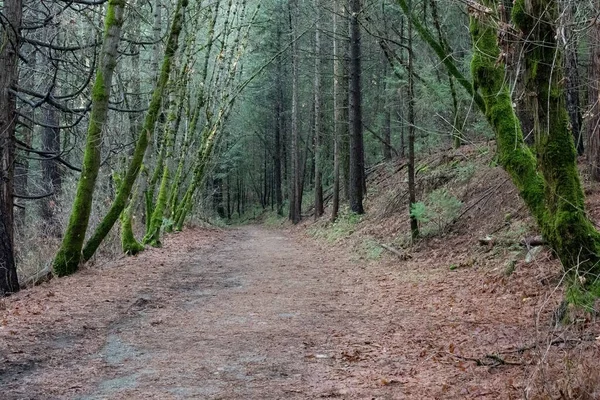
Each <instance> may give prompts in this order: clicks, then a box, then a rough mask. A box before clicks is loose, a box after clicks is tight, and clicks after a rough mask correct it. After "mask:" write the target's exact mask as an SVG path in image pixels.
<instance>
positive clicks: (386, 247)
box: [379, 243, 412, 260]
mask: <svg viewBox="0 0 600 400" xmlns="http://www.w3.org/2000/svg"><path fill="white" fill-rule="evenodd" d="M379 245H380V246H381V247H382V248H384V249H386V250H387V251H389V252H392V253H394V254H395V255H397V256H398V257H400V259H402V260H408V259H410V258H412V256H411V255H410V254H408V253H402V252H401V251H400V250H398V249H395V248H393V247H391V246H388V245H387V244H382V243H380V244H379Z"/></svg>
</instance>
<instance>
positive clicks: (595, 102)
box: [586, 0, 600, 182]
mask: <svg viewBox="0 0 600 400" xmlns="http://www.w3.org/2000/svg"><path fill="white" fill-rule="evenodd" d="M595 4H596V9H599V7H600V0H596V1H595ZM589 47H590V67H589V88H588V104H589V109H588V110H587V112H586V114H587V115H588V120H587V124H586V125H587V127H586V136H587V147H586V153H587V161H588V164H589V169H590V175H591V176H592V179H593V180H595V181H597V182H598V181H600V19H598V18H596V21H595V23H594V24H593V25H592V26H591V28H590V46H589Z"/></svg>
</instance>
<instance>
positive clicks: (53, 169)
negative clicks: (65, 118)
mask: <svg viewBox="0 0 600 400" xmlns="http://www.w3.org/2000/svg"><path fill="white" fill-rule="evenodd" d="M44 114H45V116H46V118H45V121H46V124H47V125H51V126H56V127H58V126H59V125H60V119H59V118H60V116H59V113H58V111H56V110H55V109H54V108H51V107H47V108H45V109H44ZM42 150H43V151H45V152H47V153H48V154H50V155H52V156H54V157H57V156H59V155H60V129H58V128H51V127H44V128H42ZM41 164H42V182H43V185H44V192H45V193H53V195H52V196H50V197H48V198H47V199H44V200H42V204H41V216H42V219H43V220H44V224H45V226H46V231H45V233H46V234H48V235H50V236H52V237H60V236H61V234H62V232H61V227H60V223H59V221H58V204H57V201H58V196H59V194H60V191H61V186H62V177H61V169H60V164H59V163H58V161H56V160H55V159H52V158H51V159H46V160H42V162H41Z"/></svg>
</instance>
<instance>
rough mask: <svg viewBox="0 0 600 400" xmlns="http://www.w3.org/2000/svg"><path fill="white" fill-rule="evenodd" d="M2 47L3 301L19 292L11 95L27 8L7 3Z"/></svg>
mask: <svg viewBox="0 0 600 400" xmlns="http://www.w3.org/2000/svg"><path fill="white" fill-rule="evenodd" d="M2 18H3V22H2V30H1V31H0V32H1V33H2V36H3V40H2V46H1V47H0V71H1V72H0V178H1V179H0V297H2V296H6V295H7V294H10V293H14V292H17V291H18V290H19V280H18V278H17V269H16V266H15V258H14V245H13V223H14V214H13V185H14V169H13V168H14V160H15V147H14V146H15V144H14V135H15V126H16V122H17V114H16V98H15V95H14V94H13V93H12V92H11V89H12V87H13V86H15V85H16V83H17V79H18V76H19V75H18V60H19V58H18V54H19V48H20V32H21V20H22V18H23V4H22V1H21V0H7V1H5V2H4V5H3V8H2Z"/></svg>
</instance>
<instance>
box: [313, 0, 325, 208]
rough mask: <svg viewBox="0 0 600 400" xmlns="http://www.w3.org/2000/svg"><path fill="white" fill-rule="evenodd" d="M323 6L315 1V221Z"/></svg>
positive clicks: (319, 191) (319, 192) (319, 200)
mask: <svg viewBox="0 0 600 400" xmlns="http://www.w3.org/2000/svg"><path fill="white" fill-rule="evenodd" d="M320 7H321V5H320V4H319V0H315V10H316V23H315V82H314V92H315V93H314V95H315V219H318V218H319V217H320V216H321V215H323V213H324V210H323V182H322V179H323V172H322V163H323V155H322V153H323V149H322V147H323V145H322V143H321V142H322V140H323V139H322V135H323V132H322V114H321V101H322V100H321V91H322V90H323V88H322V87H321V36H320V35H321V24H320V21H319V20H320V18H321V8H320Z"/></svg>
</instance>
